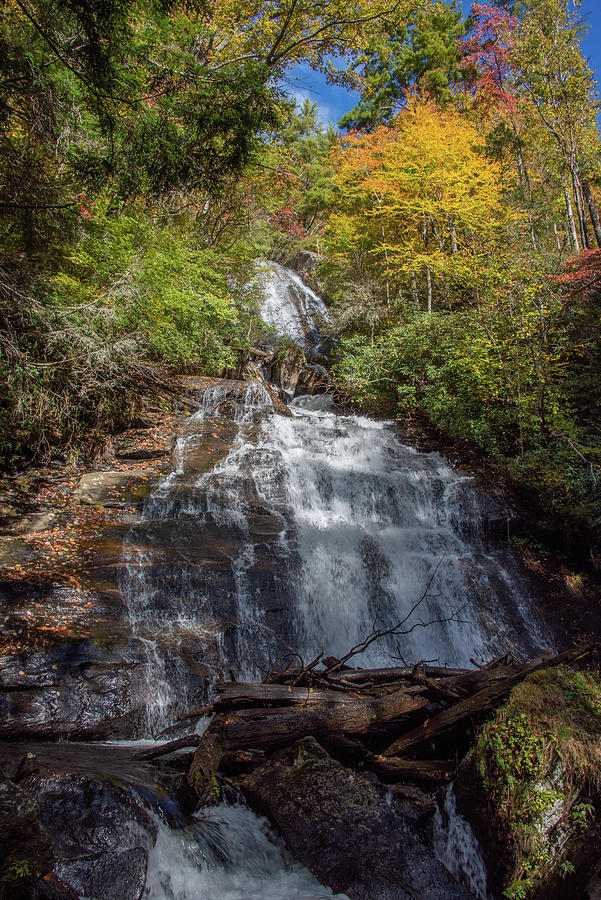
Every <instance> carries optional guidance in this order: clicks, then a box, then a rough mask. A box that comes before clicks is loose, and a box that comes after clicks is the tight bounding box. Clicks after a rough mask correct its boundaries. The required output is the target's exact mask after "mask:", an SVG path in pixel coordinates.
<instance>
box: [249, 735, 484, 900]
mask: <svg viewBox="0 0 601 900" xmlns="http://www.w3.org/2000/svg"><path fill="white" fill-rule="evenodd" d="M238 784H239V785H240V786H241V788H242V789H243V791H244V793H245V794H246V796H247V797H248V799H249V801H250V802H251V804H253V805H254V806H255V807H256V808H257V809H258V810H259V811H260V812H262V813H264V814H266V815H267V816H269V818H270V819H271V820H272V821H273V822H274V824H275V825H276V826H277V827H278V828H279V830H280V832H281V833H282V835H283V837H284V840H285V841H286V843H287V844H288V846H289V847H290V849H291V851H292V852H293V854H294V855H295V856H296V858H297V859H298V860H299V862H301V863H302V864H303V865H305V866H307V868H308V869H310V871H311V872H313V874H314V875H315V876H316V877H317V878H318V879H319V880H320V881H321V882H322V883H323V884H326V885H328V886H329V887H331V888H332V890H333V891H335V892H344V893H346V894H347V895H348V897H350V898H351V900H415V898H416V897H419V898H420V900H441V898H444V900H460V898H467V897H468V896H469V895H468V894H467V892H466V891H465V889H464V888H463V887H461V886H460V885H459V884H457V882H456V881H455V880H454V879H453V877H452V876H451V874H450V873H449V872H448V871H447V869H445V867H444V866H443V865H442V863H440V862H439V861H438V860H437V859H436V858H435V857H434V855H433V853H432V852H431V851H430V850H429V849H428V848H427V846H426V843H425V841H424V840H423V839H422V837H421V835H420V833H419V831H418V830H417V829H416V828H415V827H414V826H413V825H412V824H411V823H410V821H409V820H408V818H407V817H406V816H404V815H402V814H401V813H400V812H399V811H397V809H396V808H395V807H394V805H392V804H389V803H388V802H387V800H386V796H385V793H384V792H383V791H382V790H380V789H378V787H377V786H375V785H373V784H371V783H370V782H369V781H368V780H367V779H365V778H363V777H362V776H361V775H360V774H359V773H357V772H353V771H351V770H349V769H345V768H344V767H343V766H342V765H340V763H338V762H336V761H335V760H333V759H332V758H331V757H330V756H328V754H327V753H326V752H325V750H323V748H322V747H321V746H320V745H319V744H318V743H317V741H315V740H314V738H305V739H304V740H302V741H299V742H298V743H296V744H294V746H292V747H290V748H288V749H286V750H285V751H283V752H282V753H280V754H278V755H276V756H275V757H273V758H272V759H270V760H269V761H268V762H266V763H265V764H264V765H263V766H261V767H260V768H258V769H255V771H254V772H252V773H251V774H249V775H245V776H243V777H241V778H239V779H238Z"/></svg>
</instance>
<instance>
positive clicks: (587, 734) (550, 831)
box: [470, 667, 601, 900]
mask: <svg viewBox="0 0 601 900" xmlns="http://www.w3.org/2000/svg"><path fill="white" fill-rule="evenodd" d="M470 764H471V767H472V769H473V772H474V775H475V777H476V780H477V781H479V784H480V787H481V789H482V790H483V793H484V797H485V799H486V803H487V807H488V810H489V812H490V813H492V816H491V819H490V824H491V825H492V832H493V833H492V834H491V839H490V840H491V844H492V843H495V844H496V846H497V848H498V847H499V846H503V845H504V846H505V849H506V852H504V853H503V862H504V865H503V866H502V869H503V872H502V880H503V885H502V888H501V891H500V896H504V897H506V898H508V900H530V898H538V900H542V898H551V897H556V896H557V897H561V896H574V894H573V893H571V890H572V889H570V892H569V893H565V890H566V889H567V887H566V885H567V881H566V879H567V880H568V881H570V882H573V881H574V875H575V873H576V872H578V880H579V881H581V882H582V881H585V880H586V864H587V861H586V858H583V857H582V854H581V852H580V850H579V848H580V847H581V846H582V844H583V843H586V841H589V842H593V843H594V844H597V843H598V842H599V833H598V829H597V827H596V824H595V819H596V812H597V809H598V807H599V805H600V802H601V796H600V793H599V788H600V786H601V681H600V680H599V677H598V675H597V674H596V673H593V672H582V671H573V670H570V669H567V668H564V667H558V668H554V669H545V670H542V671H540V672H536V673H534V674H532V675H530V676H529V677H528V678H527V679H526V680H525V681H524V682H522V683H521V684H520V685H518V686H517V687H516V688H514V690H513V691H512V693H511V696H510V698H509V701H508V702H507V704H506V705H505V706H504V707H503V708H502V709H500V710H499V712H498V713H497V715H496V716H495V718H494V719H493V720H491V721H490V722H489V723H488V724H487V725H486V726H485V727H484V728H483V729H482V731H481V732H480V735H479V737H478V739H477V742H476V745H475V747H474V750H473V752H472V755H471V760H470ZM593 862H594V860H593V859H591V858H590V857H589V861H588V864H589V868H590V866H591V865H592V863H593ZM557 891H559V893H557ZM562 891H563V893H562Z"/></svg>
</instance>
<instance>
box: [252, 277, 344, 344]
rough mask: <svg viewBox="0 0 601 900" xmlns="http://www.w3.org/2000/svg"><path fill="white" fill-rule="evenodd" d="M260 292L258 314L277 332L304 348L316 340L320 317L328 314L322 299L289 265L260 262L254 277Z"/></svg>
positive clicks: (326, 316) (323, 317)
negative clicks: (257, 272) (260, 301)
mask: <svg viewBox="0 0 601 900" xmlns="http://www.w3.org/2000/svg"><path fill="white" fill-rule="evenodd" d="M256 284H257V286H258V288H259V290H260V291H261V292H262V294H263V297H264V299H263V303H262V304H261V315H262V317H263V319H264V321H265V322H267V324H268V325H271V326H273V328H275V330H276V331H277V333H278V334H280V335H283V336H284V337H288V338H291V339H292V340H293V341H296V343H297V344H300V345H301V347H305V348H307V346H310V345H311V343H313V344H315V343H317V341H318V333H317V329H318V326H319V322H320V320H326V319H327V318H328V311H327V307H326V305H325V303H324V302H323V300H322V299H321V297H319V296H318V295H317V294H316V293H315V292H314V291H312V290H311V288H310V287H308V286H307V285H306V284H305V283H304V281H303V280H302V278H300V276H299V275H297V274H296V272H294V271H293V270H292V269H286V268H284V266H280V265H279V264H278V263H275V262H269V263H263V264H261V266H260V271H259V276H258V278H257V280H256Z"/></svg>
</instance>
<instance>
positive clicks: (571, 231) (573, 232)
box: [563, 179, 580, 253]
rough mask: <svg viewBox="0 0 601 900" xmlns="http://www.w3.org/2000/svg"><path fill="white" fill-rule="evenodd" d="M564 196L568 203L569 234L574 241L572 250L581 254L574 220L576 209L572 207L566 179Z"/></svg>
mask: <svg viewBox="0 0 601 900" xmlns="http://www.w3.org/2000/svg"><path fill="white" fill-rule="evenodd" d="M563 195H564V197H565V201H566V219H567V223H568V233H569V235H570V238H571V241H572V249H573V250H575V251H576V253H580V241H579V240H578V232H577V231H576V221H575V219H574V209H573V207H572V200H571V198H570V191H569V188H568V185H567V181H566V180H565V179H564V182H563Z"/></svg>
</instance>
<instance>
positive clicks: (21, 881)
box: [0, 774, 54, 900]
mask: <svg viewBox="0 0 601 900" xmlns="http://www.w3.org/2000/svg"><path fill="white" fill-rule="evenodd" d="M0 847H1V848H2V849H1V851H0V896H1V897H3V898H4V897H5V898H7V900H8V898H9V897H12V898H18V897H23V896H24V895H25V893H26V891H27V890H28V889H29V888H30V887H31V886H32V885H33V884H34V882H36V881H37V880H38V879H39V878H42V877H43V876H44V875H46V874H47V873H48V872H50V871H51V870H52V868H53V866H54V855H53V853H52V846H51V843H50V838H49V837H48V833H47V832H46V830H45V828H44V827H43V825H42V824H41V823H40V808H39V806H38V804H37V802H36V800H35V798H34V797H33V796H32V795H31V794H30V793H29V792H28V791H25V790H23V788H21V787H19V786H18V785H16V784H13V782H12V781H9V779H8V778H6V777H5V776H4V775H2V774H0Z"/></svg>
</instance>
